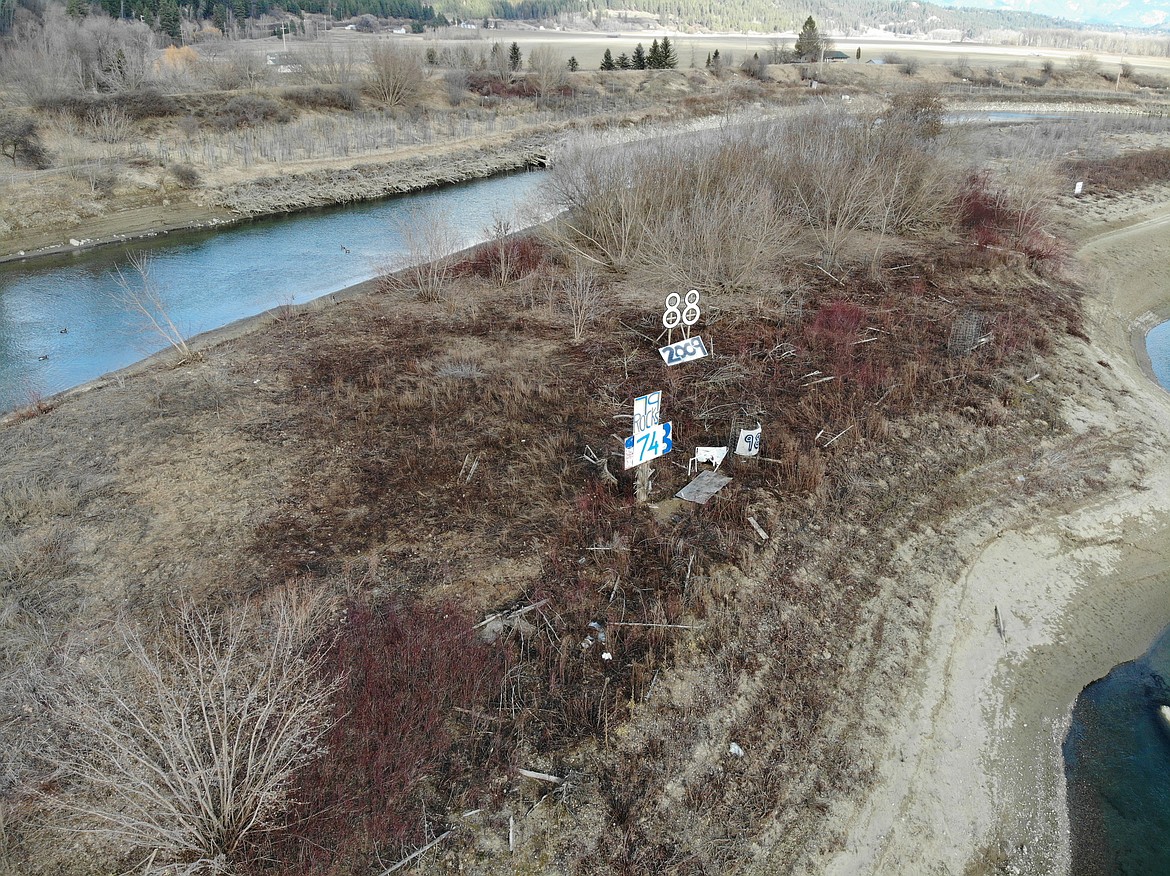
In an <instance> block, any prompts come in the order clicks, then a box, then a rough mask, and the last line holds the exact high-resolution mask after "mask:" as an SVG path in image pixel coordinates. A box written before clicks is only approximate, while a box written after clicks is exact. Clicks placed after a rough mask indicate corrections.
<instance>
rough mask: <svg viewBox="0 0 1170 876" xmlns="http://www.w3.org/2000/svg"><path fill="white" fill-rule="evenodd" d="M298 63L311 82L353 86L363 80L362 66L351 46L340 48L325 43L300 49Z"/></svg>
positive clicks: (297, 52) (297, 53)
mask: <svg viewBox="0 0 1170 876" xmlns="http://www.w3.org/2000/svg"><path fill="white" fill-rule="evenodd" d="M296 63H297V64H299V65H300V66H301V71H302V75H303V76H304V78H305V79H306V80H307V81H309V82H317V83H320V84H322V85H352V84H354V83H356V82H357V81H358V80H359V79H360V78H361V70H360V67H361V64H360V63H359V59H358V58H357V57H356V56H355V54H354V50H353V47H352V46H349V45H343V46H339V45H336V44H334V43H332V42H328V41H325V42H322V43H314V44H312V45H311V46H309V47H301V48H298V49H297V51H296Z"/></svg>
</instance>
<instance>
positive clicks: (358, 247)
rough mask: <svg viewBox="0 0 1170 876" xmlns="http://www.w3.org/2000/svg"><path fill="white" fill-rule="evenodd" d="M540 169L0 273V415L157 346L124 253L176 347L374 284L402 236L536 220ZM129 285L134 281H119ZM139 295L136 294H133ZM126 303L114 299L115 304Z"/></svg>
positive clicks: (397, 254) (463, 233)
mask: <svg viewBox="0 0 1170 876" xmlns="http://www.w3.org/2000/svg"><path fill="white" fill-rule="evenodd" d="M544 177H545V173H544V172H543V171H533V172H530V173H519V174H511V175H508V176H500V177H494V178H492V179H486V180H479V181H476V182H471V183H464V184H461V185H458V186H448V187H445V188H442V189H435V190H430V191H427V192H421V193H418V194H414V195H403V196H400V197H395V198H391V199H388V200H384V201H375V202H369V203H363V204H357V205H351V206H347V207H335V208H329V209H324V210H315V211H311V212H307V213H298V214H295V215H293V216H288V217H282V218H277V219H265V220H258V221H255V222H249V223H246V224H242V225H236V226H231V227H229V228H221V229H218V230H205V231H198V232H184V233H175V234H169V235H161V236H159V237H156V238H152V239H150V240H148V241H139V242H134V243H131V244H127V245H124V246H121V245H119V246H107V247H100V248H97V249H93V250H85V251H80V252H77V253H75V254H66V255H62V256H53V257H48V258H37V259H35V260H31V261H27V262H14V263H9V264H4V265H0V412H2V411H8V410H13V409H14V408H18V407H21V406H23V405H26V404H28V403H29V402H30V401H33V400H36V399H40V398H43V397H45V396H48V395H51V394H53V393H56V392H60V391H61V390H64V389H69V388H70V387H73V386H78V385H80V384H82V383H86V382H87V381H90V380H93V379H94V378H96V377H99V376H101V375H102V374H106V373H108V372H110V371H114V370H117V369H118V368H122V367H124V366H126V365H129V364H131V363H133V362H136V361H138V360H139V359H142V358H145V357H146V356H148V355H150V354H151V353H154V352H157V351H158V350H161V349H163V348H164V347H165V346H166V345H167V343H166V341H165V339H164V338H162V337H161V336H160V335H159V333H158V332H157V331H153V330H151V329H150V328H149V327H148V326H147V324H146V320H145V319H144V318H143V317H142V316H141V315H140V314H138V313H134V312H133V311H132V310H131V309H129V308H127V307H126V306H125V304H124V303H121V302H119V297H120V296H121V290H120V289H119V284H118V273H117V272H118V270H119V269H121V270H122V271H123V272H126V271H127V267H128V260H127V255H128V253H129V252H145V253H147V254H148V255H149V260H150V276H151V279H152V281H153V283H154V284H155V286H156V287H157V289H158V292H159V296H160V298H161V299H162V302H163V306H164V309H165V311H166V313H167V314H168V315H169V316H170V318H171V320H172V321H173V322H174V323H175V325H176V326H177V327H178V328H179V330H180V331H181V333H182V334H183V335H184V336H185V337H191V336H192V335H196V334H199V333H200V332H205V331H209V330H211V329H215V328H218V327H220V326H223V325H227V324H228V323H231V322H234V321H235V320H238V319H242V318H244V317H248V316H254V315H256V314H258V313H262V312H264V311H265V310H268V309H269V308H272V307H276V306H278V305H281V304H287V303H303V302H305V301H308V300H310V299H313V298H317V297H319V296H322V295H328V294H329V293H331V292H336V291H338V290H340V289H344V288H346V287H347V286H351V285H353V284H355V283H359V282H361V281H363V280H367V279H369V278H371V277H373V276H374V275H375V274H376V273H377V272H378V268H379V267H380V266H382V265H385V264H387V263H393V262H395V260H399V259H401V258H402V257H403V256H404V254H405V253H407V252H408V251H409V247H408V246H407V245H406V243H405V242H404V240H403V236H402V231H403V229H404V228H405V227H408V226H410V225H411V224H412V223H422V222H430V221H433V220H435V219H437V220H438V221H440V222H444V223H446V224H447V225H449V227H450V228H451V229H452V231H453V236H454V238H455V240H454V243H455V248H457V249H458V248H462V247H464V246H469V245H471V244H474V243H478V242H480V241H482V240H484V239H486V238H487V237H488V229H489V228H490V227H491V226H492V225H493V224H494V222H495V220H496V219H497V218H499V219H502V220H503V221H506V222H508V223H510V224H511V226H512V227H513V228H515V227H518V226H520V225H525V224H531V223H532V222H534V221H536V220H537V219H538V218H539V216H538V215H537V212H536V207H535V194H536V189H537V187H538V185H539V183H540V181H541V180H542V179H543V178H544ZM127 278H128V279H129V280H133V279H134V278H133V276H132V275H130V274H127ZM139 285H140V284H139ZM121 297H124V296H121Z"/></svg>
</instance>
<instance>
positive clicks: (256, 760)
mask: <svg viewBox="0 0 1170 876" xmlns="http://www.w3.org/2000/svg"><path fill="white" fill-rule="evenodd" d="M325 607H326V603H325V602H324V601H323V600H321V599H318V598H315V597H311V596H306V594H305V593H304V592H302V591H299V590H295V591H293V592H291V593H286V594H283V595H281V596H280V597H277V598H275V599H272V600H270V601H268V602H267V603H266V604H264V605H263V606H261V607H257V608H254V609H253V610H252V611H251V612H249V611H247V610H237V611H234V612H230V613H228V614H226V615H224V616H221V617H216V616H213V615H212V614H210V613H209V612H207V611H202V610H197V609H194V608H190V607H188V608H185V609H183V610H182V611H181V612H180V614H179V616H178V618H177V619H176V620H175V622H174V624H173V626H172V627H170V628H164V629H163V630H161V631H159V633H158V634H157V638H158V639H159V640H160V641H158V642H157V643H156V642H155V641H154V640H153V639H154V637H151V638H148V637H147V636H145V635H143V633H142V632H141V631H140V630H139V629H138V628H137V627H135V626H133V625H131V624H130V623H128V622H124V623H121V624H120V625H119V643H120V645H121V651H122V653H121V654H119V655H117V656H115V657H113V658H109V659H103V658H102V657H101V656H100V655H95V659H94V660H93V661H91V662H90V664H89V665H88V666H78V667H76V668H74V669H73V670H72V671H71V672H68V673H67V675H66V678H65V680H64V681H63V682H62V683H60V684H58V685H57V687H56V689H55V691H54V692H53V693H52V694H51V695H50V705H51V706H52V708H53V714H54V717H55V721H56V725H57V726H56V732H55V733H54V734H53V739H52V744H51V745H50V746H49V750H48V751H47V752H46V759H47V760H48V762H49V764H50V765H51V766H52V767H53V769H54V771H55V774H56V776H57V782H58V783H64V791H65V792H64V793H54V794H52V795H51V796H50V797H48V798H47V800H46V802H47V803H49V804H50V805H51V806H52V807H54V808H56V809H58V810H60V811H61V812H62V813H63V814H64V815H65V816H66V817H67V818H68V822H69V824H70V825H71V826H72V827H73V828H74V829H82V830H85V831H91V832H94V833H96V834H98V835H99V836H101V837H102V838H104V839H105V840H107V841H109V842H111V843H113V844H115V845H117V846H118V847H120V848H121V849H123V850H124V852H125V853H131V852H135V853H138V854H142V855H143V856H144V857H146V856H149V858H150V860H151V861H152V863H153V868H154V869H153V871H152V872H155V873H167V872H170V873H199V872H224V871H226V868H227V867H228V866H230V865H231V864H232V862H233V861H235V860H237V859H238V857H239V856H240V854H241V852H242V851H243V850H244V848H245V845H246V843H247V841H248V840H249V838H251V837H253V836H255V835H256V834H258V833H261V832H263V831H265V830H268V829H270V828H271V827H272V825H273V823H274V820H275V819H276V818H277V817H278V816H279V814H280V812H281V809H282V804H283V802H284V800H285V799H286V795H287V793H288V790H289V786H290V782H291V779H292V777H293V775H294V774H295V773H296V771H297V769H298V768H299V767H301V766H302V765H303V764H305V763H306V762H307V761H309V760H310V759H311V758H313V757H315V756H316V755H317V754H318V753H319V751H320V740H321V738H322V735H323V734H324V732H325V731H326V730H327V729H328V726H329V717H328V716H329V708H328V705H329V700H330V697H331V696H332V693H333V690H334V687H335V683H334V682H332V681H329V680H327V678H326V676H325V675H324V673H323V672H322V671H321V670H322V659H323V652H322V649H321V648H320V647H314V646H313V644H312V643H313V642H314V641H320V639H319V636H318V634H319V632H320V629H319V627H320V623H321V620H322V613H323V611H324V609H325Z"/></svg>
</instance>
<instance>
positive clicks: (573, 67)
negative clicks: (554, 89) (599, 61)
mask: <svg viewBox="0 0 1170 876" xmlns="http://www.w3.org/2000/svg"><path fill="white" fill-rule="evenodd" d="M580 67H581V65H580V64H578V63H577V58H576V57H575V56H572V55H570V56H569V72H570V73H576V72H577V70H578V69H579V68H580Z"/></svg>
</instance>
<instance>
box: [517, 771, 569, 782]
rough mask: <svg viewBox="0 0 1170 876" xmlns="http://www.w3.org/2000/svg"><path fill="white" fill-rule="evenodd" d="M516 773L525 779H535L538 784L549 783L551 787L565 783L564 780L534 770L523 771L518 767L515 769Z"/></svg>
mask: <svg viewBox="0 0 1170 876" xmlns="http://www.w3.org/2000/svg"><path fill="white" fill-rule="evenodd" d="M516 772H518V773H519V774H520V775H522V776H524V778H526V779H536V781H538V782H549V783H551V784H553V785H563V784H564V783H565V780H564V779H562V778H561V777H560V776H554V775H552V774H551V773H540V772H537V771H536V770H525V769H521V768H520V767H516Z"/></svg>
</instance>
